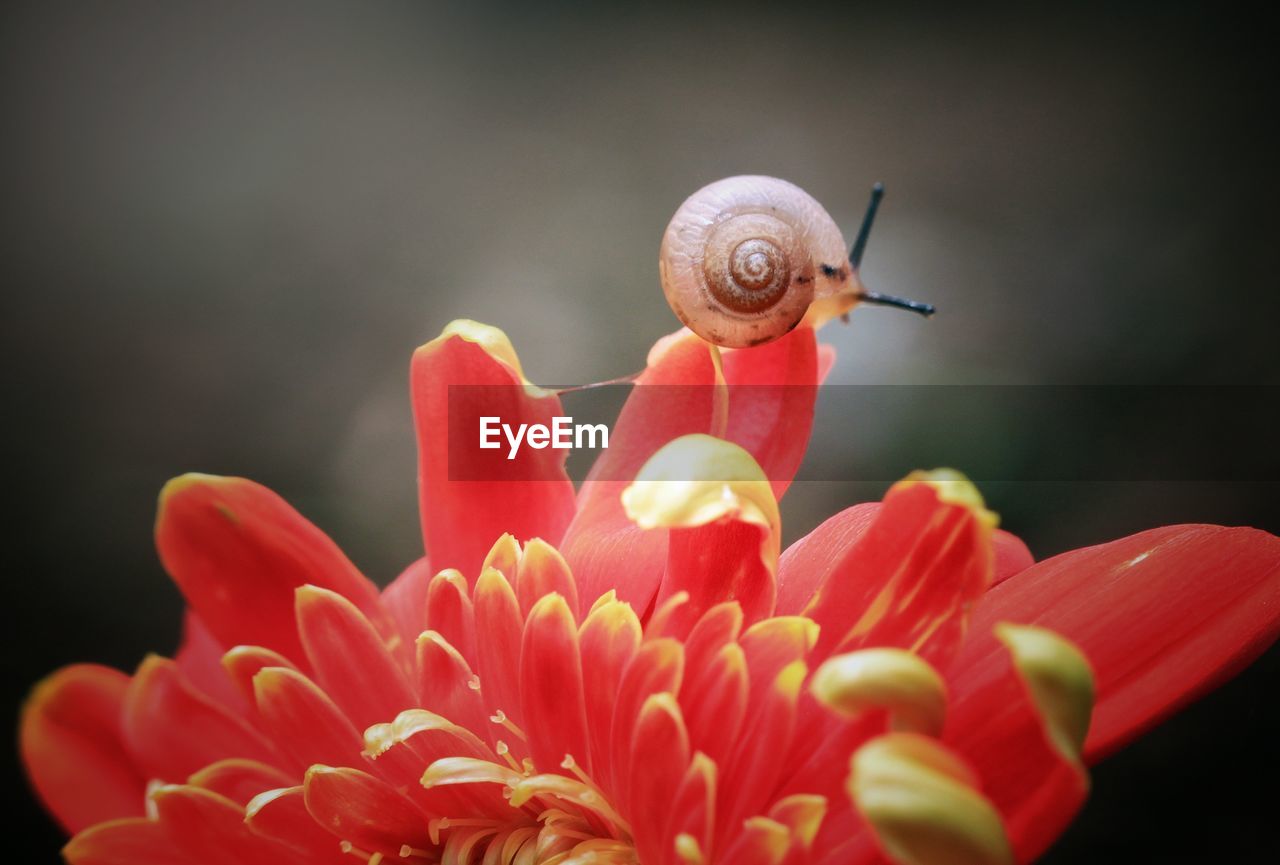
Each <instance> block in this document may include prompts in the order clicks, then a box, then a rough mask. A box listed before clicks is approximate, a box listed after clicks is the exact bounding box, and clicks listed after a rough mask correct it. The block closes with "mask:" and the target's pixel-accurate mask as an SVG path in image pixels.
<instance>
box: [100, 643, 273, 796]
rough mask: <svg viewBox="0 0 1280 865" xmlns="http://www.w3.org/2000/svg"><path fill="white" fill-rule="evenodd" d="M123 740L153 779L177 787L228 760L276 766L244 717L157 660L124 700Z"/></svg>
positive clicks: (135, 681)
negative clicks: (244, 760) (210, 767)
mask: <svg viewBox="0 0 1280 865" xmlns="http://www.w3.org/2000/svg"><path fill="white" fill-rule="evenodd" d="M123 731H124V740H125V742H126V743H127V744H128V746H129V750H130V752H131V753H132V754H133V755H134V759H135V760H136V761H137V763H138V766H139V767H141V768H142V770H143V771H144V772H146V773H147V775H148V776H149V777H151V778H160V779H163V780H170V781H177V780H179V779H182V778H185V777H186V776H187V775H190V774H191V773H193V772H195V771H197V770H199V769H202V768H204V767H205V766H207V765H209V764H210V763H213V762H215V761H217V760H221V759H224V758H227V757H245V758H248V759H251V760H257V761H259V762H263V763H272V762H274V761H275V759H276V756H275V754H274V752H273V750H272V748H271V747H270V746H269V745H268V743H267V742H266V741H265V740H264V739H263V738H262V736H261V734H259V733H258V731H257V730H255V729H253V727H252V726H250V725H249V724H248V723H247V722H246V721H245V720H244V719H243V718H242V717H241V716H239V715H236V714H234V713H233V712H231V710H229V709H227V708H226V707H225V706H223V705H222V704H221V703H217V702H215V701H214V700H213V699H212V698H211V697H208V696H206V695H205V694H204V693H202V692H200V691H197V690H196V689H195V688H193V687H192V686H191V684H190V683H189V682H187V681H186V679H185V678H184V677H183V675H182V673H181V672H180V671H179V670H178V665H177V664H175V663H174V662H173V661H170V660H168V659H167V658H160V657H156V656H154V655H152V656H150V657H148V658H147V659H146V660H144V661H143V662H142V664H141V665H140V666H139V667H138V672H137V673H136V674H134V677H133V681H132V682H130V683H129V690H128V693H127V694H126V696H125V701H124V714H123Z"/></svg>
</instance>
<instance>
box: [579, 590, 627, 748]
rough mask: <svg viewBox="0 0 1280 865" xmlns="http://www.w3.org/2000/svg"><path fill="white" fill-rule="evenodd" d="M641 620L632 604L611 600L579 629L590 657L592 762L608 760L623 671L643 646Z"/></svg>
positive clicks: (586, 684)
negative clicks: (610, 736)
mask: <svg viewBox="0 0 1280 865" xmlns="http://www.w3.org/2000/svg"><path fill="white" fill-rule="evenodd" d="M640 638H641V627H640V620H639V619H638V618H637V617H636V614H635V612H634V611H632V609H631V607H630V605H628V604H624V603H623V602H621V601H616V600H609V601H606V602H605V603H603V604H601V605H599V606H597V607H596V608H595V609H594V610H592V611H591V613H590V614H589V615H588V616H587V620H586V621H585V622H583V623H582V627H581V628H580V629H579V632H578V645H579V647H580V649H581V652H582V657H584V658H588V659H590V664H591V673H590V675H588V676H585V677H584V678H583V682H582V687H583V697H584V700H585V704H586V710H587V729H588V730H589V731H590V733H591V765H592V766H594V767H601V766H604V765H605V764H606V763H607V762H608V755H609V744H610V740H609V732H610V730H612V729H613V714H614V705H615V702H616V700H617V696H618V689H619V688H620V687H621V684H622V675H623V672H624V671H625V670H626V668H627V665H628V664H630V663H631V659H632V658H633V657H634V656H635V653H636V652H637V651H638V650H639V648H640Z"/></svg>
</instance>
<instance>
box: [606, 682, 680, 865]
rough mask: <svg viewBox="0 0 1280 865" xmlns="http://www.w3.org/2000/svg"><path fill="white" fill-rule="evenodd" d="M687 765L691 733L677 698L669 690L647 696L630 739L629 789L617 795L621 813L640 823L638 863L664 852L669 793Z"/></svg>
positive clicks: (671, 800) (638, 826)
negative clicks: (625, 793) (686, 728)
mask: <svg viewBox="0 0 1280 865" xmlns="http://www.w3.org/2000/svg"><path fill="white" fill-rule="evenodd" d="M688 766H689V734H688V731H686V730H685V726H684V718H683V717H682V716H681V714H680V706H679V704H678V703H677V702H676V698H675V696H674V695H672V694H671V693H669V692H663V693H659V694H653V695H651V696H649V697H648V698H647V699H646V700H645V701H644V705H643V706H641V707H640V715H639V716H638V717H637V718H636V720H635V729H634V731H633V732H632V735H631V770H630V773H629V774H630V777H631V783H630V787H629V789H628V791H627V795H626V796H624V797H620V798H621V799H622V802H621V804H620V807H621V808H622V810H623V811H624V813H628V814H635V815H637V818H638V819H641V820H643V821H644V822H643V823H642V824H638V825H635V826H634V827H633V828H634V829H635V830H636V851H637V852H638V853H639V856H640V861H642V862H657V861H658V860H659V859H661V858H663V854H664V853H665V852H666V851H665V850H664V849H663V847H664V846H665V845H664V844H663V841H664V840H665V838H664V837H663V830H664V829H665V828H666V826H667V823H668V821H669V819H670V814H671V806H672V805H673V804H674V800H673V799H672V796H671V794H672V791H674V790H675V789H676V788H677V785H679V784H680V782H681V780H682V779H683V778H684V774H685V771H686V770H687V769H688Z"/></svg>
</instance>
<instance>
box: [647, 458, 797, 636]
mask: <svg viewBox="0 0 1280 865" xmlns="http://www.w3.org/2000/svg"><path fill="white" fill-rule="evenodd" d="M622 504H623V507H624V508H625V509H626V511H627V516H628V517H630V518H631V519H632V520H634V521H635V522H636V524H637V525H639V526H640V527H641V528H643V529H646V530H650V529H658V528H661V529H671V530H672V531H671V534H670V541H669V546H668V553H667V567H666V574H665V576H664V577H663V580H662V585H661V588H660V590H659V592H658V603H662V602H663V601H665V600H666V599H667V598H670V597H673V596H675V595H677V594H679V593H680V592H688V594H689V602H688V603H687V604H686V605H685V606H684V607H683V608H682V609H681V610H680V611H679V612H678V613H677V614H676V615H677V617H678V618H680V619H682V622H683V623H682V624H677V625H674V630H675V633H677V634H683V633H687V632H688V630H689V628H691V627H692V626H693V624H694V623H695V622H696V621H697V620H698V619H699V618H700V617H701V616H702V614H703V613H704V612H706V611H707V610H709V609H710V608H711V607H713V606H715V605H716V604H718V603H721V602H724V601H736V602H737V603H738V604H739V606H740V607H741V608H742V611H743V614H744V616H745V618H746V620H747V621H748V622H753V621H756V620H758V619H761V618H764V617H765V616H768V615H769V614H770V613H772V612H773V605H774V599H775V594H776V589H775V581H774V573H775V570H776V568H777V563H778V549H779V537H780V534H781V528H780V518H779V514H778V503H777V501H776V500H775V499H774V497H773V490H772V488H771V487H770V485H769V481H768V479H767V478H766V477H765V475H764V472H763V471H762V470H761V468H760V466H759V465H758V464H757V463H756V461H755V460H754V459H752V457H751V455H750V454H749V453H747V452H746V451H745V450H743V449H742V448H741V447H739V446H738V445H735V444H732V443H730V442H726V441H723V440H721V439H716V438H712V437H711V436H706V435H689V436H684V437H682V438H679V439H676V440H675V441H673V442H671V443H670V444H668V445H667V446H665V447H663V448H662V449H661V450H659V451H658V452H657V453H656V454H654V456H653V457H652V458H651V459H650V460H649V461H648V462H647V463H645V465H644V467H643V468H642V469H641V470H640V473H639V474H638V475H637V476H636V480H635V482H634V483H632V484H631V486H629V487H627V489H626V490H625V491H624V492H623V494H622Z"/></svg>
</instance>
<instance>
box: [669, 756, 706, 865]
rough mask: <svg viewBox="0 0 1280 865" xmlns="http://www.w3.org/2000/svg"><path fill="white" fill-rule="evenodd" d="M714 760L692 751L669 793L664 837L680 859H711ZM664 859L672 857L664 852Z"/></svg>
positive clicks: (697, 860)
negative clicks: (669, 802) (676, 784)
mask: <svg viewBox="0 0 1280 865" xmlns="http://www.w3.org/2000/svg"><path fill="white" fill-rule="evenodd" d="M716 771H717V770H716V764H715V762H714V761H713V760H711V759H710V758H709V757H707V755H706V754H701V753H695V754H694V755H693V758H692V760H690V762H689V768H688V769H687V770H686V771H685V775H684V778H683V779H681V781H680V786H679V787H677V788H676V791H675V795H674V796H673V797H672V799H671V801H672V807H671V819H670V825H669V827H668V829H667V832H666V833H665V837H666V838H667V839H670V843H671V845H672V847H673V848H674V850H673V851H672V852H675V853H677V858H679V859H680V861H682V862H714V861H717V860H716V858H715V857H714V855H713V854H714V853H715V851H714V850H713V849H712V848H711V844H712V835H713V833H714V832H715V822H716ZM664 858H665V861H668V862H669V861H672V857H671V856H669V855H666V856H665V857H664Z"/></svg>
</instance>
